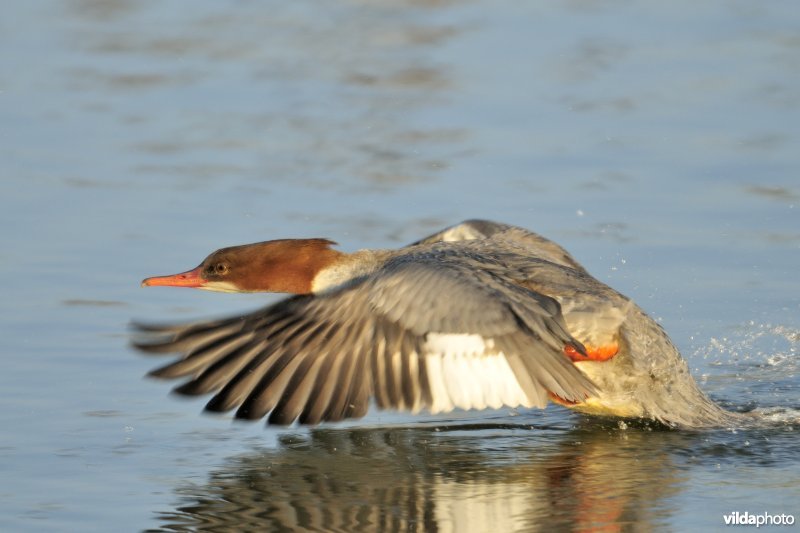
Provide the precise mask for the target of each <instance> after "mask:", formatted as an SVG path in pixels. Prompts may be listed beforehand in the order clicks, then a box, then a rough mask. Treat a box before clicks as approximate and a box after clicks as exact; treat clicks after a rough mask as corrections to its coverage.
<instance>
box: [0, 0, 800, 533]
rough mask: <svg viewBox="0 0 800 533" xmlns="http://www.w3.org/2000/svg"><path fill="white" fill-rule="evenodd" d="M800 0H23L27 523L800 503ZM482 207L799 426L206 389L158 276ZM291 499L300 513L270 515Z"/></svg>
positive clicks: (10, 154) (21, 250)
mask: <svg viewBox="0 0 800 533" xmlns="http://www.w3.org/2000/svg"><path fill="white" fill-rule="evenodd" d="M798 19H800V11H798V10H797V9H796V8H795V6H794V4H793V3H791V2H771V3H769V4H758V5H756V4H752V3H746V2H706V3H703V4H698V3H696V2H693V3H688V2H671V3H664V4H663V5H659V6H654V5H652V4H651V3H645V2H635V1H634V2H617V1H608V2H581V1H572V2H564V3H530V4H528V3H515V2H492V3H490V2H485V1H475V2H471V3H467V4H460V3H451V2H417V1H400V0H398V1H393V2H387V3H382V4H380V5H377V4H372V3H365V2H357V1H353V2H344V1H342V2H328V3H324V4H318V3H310V2H292V3H279V2H246V1H245V2H212V1H199V2H192V3H184V4H179V3H142V2H128V1H123V0H116V1H113V0H112V1H102V0H79V1H71V2H55V1H46V0H43V1H40V2H18V3H15V4H13V5H12V6H8V7H7V9H5V10H4V16H3V18H2V20H1V21H0V44H2V46H0V61H1V62H2V63H1V64H2V66H3V68H2V69H0V117H1V118H2V123H3V125H4V127H3V128H2V130H1V131H0V161H2V163H0V172H2V179H0V198H1V200H0V202H2V209H0V222H2V225H3V227H4V228H5V231H4V232H3V233H2V236H3V247H2V250H1V251H0V274H2V277H3V279H4V280H5V285H4V298H3V299H2V303H0V317H1V318H2V320H0V338H2V352H1V353H2V358H3V363H4V364H3V368H4V370H3V372H2V373H0V405H2V407H3V409H2V415H0V426H1V427H3V428H4V429H3V431H2V432H0V479H2V481H0V529H2V530H4V531H42V530H60V531H79V530H80V531H92V530H96V531H109V530H143V529H159V528H164V529H167V528H181V527H185V528H193V529H203V528H204V527H208V528H211V527H212V525H215V524H216V525H218V527H217V529H218V530H223V529H224V528H225V527H224V526H225V525H227V526H230V529H233V530H242V529H246V528H247V527H248V526H250V527H252V528H268V529H276V530H280V529H297V528H303V527H305V528H312V529H313V528H318V529H333V528H338V529H341V530H357V529H361V530H417V531H421V530H434V529H439V530H444V531H453V530H457V531H468V530H476V531H480V530H492V529H494V530H508V531H510V530H523V531H524V530H535V529H537V528H538V529H542V530H552V529H554V528H559V527H561V528H573V529H587V528H591V527H597V528H604V527H606V528H607V530H616V529H626V530H627V529H634V530H648V529H652V528H656V529H661V530H692V529H695V530H696V529H700V528H703V529H706V530H709V529H722V528H724V521H723V515H724V514H727V513H730V512H732V511H740V512H744V511H748V512H750V513H763V512H768V513H771V514H780V513H792V514H793V515H794V516H795V517H797V516H798V515H800V513H799V512H798V505H797V502H798V501H800V460H798V458H799V457H800V454H799V453H798V452H800V449H799V448H800V445H799V444H798V442H800V441H799V440H798V437H797V431H798V429H799V428H798V412H800V395H798V385H799V384H800V377H798V362H797V361H798V354H797V352H798V345H799V344H800V319H798V316H800V314H799V313H798V311H799V310H800V296H799V294H800V292H799V291H798V288H800V286H799V285H798V281H797V272H798V270H799V267H800V253H798V252H799V251H800V217H799V216H798V213H799V212H800V211H799V210H800V208H798V203H799V202H800V181H798V177H797V162H798V158H797V154H798V153H800V146H798V144H800V142H799V139H800V137H799V136H798V130H797V124H798V123H800V120H798V119H800V116H799V115H800V113H799V112H798V108H799V105H800V98H798V96H797V87H798V82H799V81H800V79H799V78H800V76H799V75H798V72H800V68H798V66H800V65H798V57H800V55H798V51H800V38H799V36H798V32H797V28H798V27H800V26H798V23H800V20H798ZM471 217H485V218H492V219H497V220H500V221H504V222H510V223H515V224H519V225H522V226H525V227H528V228H530V229H533V230H535V231H538V232H540V233H542V234H544V235H546V236H548V237H551V238H553V239H555V240H557V241H558V242H560V243H561V244H563V245H564V246H566V247H567V248H568V249H569V250H570V251H571V252H573V254H574V255H575V256H576V258H578V260H579V261H581V262H582V263H583V264H584V265H585V266H586V267H587V268H588V269H589V270H590V271H591V272H593V273H594V274H595V275H596V276H597V277H598V278H599V279H601V280H603V281H605V282H607V283H609V284H611V285H612V286H613V287H615V288H617V289H618V290H620V291H622V292H623V293H625V294H627V295H629V296H631V297H633V298H634V299H635V300H636V301H637V302H638V303H639V304H640V305H642V306H643V307H644V308H645V309H646V310H648V312H650V313H652V314H653V315H654V316H656V317H658V318H659V320H660V321H661V322H662V324H663V325H664V326H665V328H666V329H667V330H668V331H669V332H670V334H671V336H672V338H673V340H674V341H675V342H676V344H677V345H678V346H679V347H680V348H681V350H682V352H683V353H684V355H685V356H686V357H687V359H688V360H689V362H690V366H691V368H692V371H693V372H694V374H695V376H696V377H697V378H698V380H699V381H700V382H701V383H702V386H703V388H704V389H705V390H707V391H708V392H710V393H711V394H712V396H713V397H714V398H715V399H717V400H718V401H721V402H723V403H724V404H726V405H728V406H729V407H731V408H735V409H750V408H759V409H762V410H763V412H764V413H765V416H768V417H770V418H772V419H774V421H775V425H774V427H771V428H761V429H757V430H756V429H752V430H746V431H742V430H740V431H731V430H727V429H723V430H718V431H710V432H669V431H656V430H652V429H648V428H641V427H635V426H629V427H625V428H621V427H619V426H618V425H616V424H614V423H606V422H601V421H597V420H587V419H583V418H580V417H578V416H576V415H574V414H572V413H569V412H566V411H564V410H562V409H560V408H557V407H550V408H548V409H547V410H546V411H544V412H539V411H524V410H523V411H520V412H508V411H497V412H484V413H453V414H451V415H446V416H438V417H437V416H421V417H411V416H407V415H404V414H397V413H380V412H372V413H370V414H369V415H368V416H367V417H366V418H365V419H363V420H361V421H358V422H350V423H347V424H341V425H332V426H324V427H321V428H318V429H312V430H307V429H302V428H288V429H273V428H268V429H265V428H264V427H263V426H262V425H260V424H249V425H248V424H238V423H231V422H229V421H228V420H227V419H225V418H219V417H209V416H200V415H199V414H198V413H199V411H200V409H201V406H202V402H199V401H180V399H177V398H174V397H170V396H169V395H168V394H167V387H166V386H165V385H164V384H162V383H158V382H152V381H148V380H143V379H142V378H141V376H142V375H144V374H145V372H146V371H147V370H148V369H150V368H151V367H152V366H153V361H152V359H147V358H144V357H141V356H139V355H138V354H136V353H134V352H133V351H131V350H130V349H129V348H128V345H127V343H128V341H127V335H128V330H127V324H128V323H129V321H130V320H131V319H132V318H139V319H141V318H150V319H154V320H155V319H159V320H178V319H190V318H196V317H206V316H212V315H225V314H231V313H237V312H240V311H246V310H249V309H255V308H257V307H258V306H260V305H263V303H264V302H267V301H274V299H275V298H277V297H275V296H268V297H264V296H258V295H252V296H244V295H240V296H237V295H224V294H209V293H203V292H197V291H180V290H143V289H140V288H139V286H138V282H139V280H141V279H142V278H143V277H145V276H148V275H153V274H163V273H168V272H177V271H179V270H183V269H186V268H190V267H192V266H194V265H195V264H196V263H197V262H199V261H200V259H202V258H203V257H204V256H205V255H206V254H207V253H208V252H210V251H211V250H212V249H214V248H217V247H220V246H224V245H231V244H239V243H246V242H252V241H257V240H264V239H269V238H277V237H311V236H320V237H329V238H332V239H335V240H337V241H339V242H340V243H341V247H342V249H345V250H354V249H357V248H362V247H390V246H398V245H401V244H403V243H406V242H409V241H412V240H414V239H416V238H419V237H420V236H422V235H425V234H427V233H429V232H432V231H434V230H437V229H439V228H440V227H443V226H445V225H448V224H451V223H455V222H458V221H460V220H463V219H466V218H471ZM270 526H271V527H270Z"/></svg>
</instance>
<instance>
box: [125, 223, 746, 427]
mask: <svg viewBox="0 0 800 533" xmlns="http://www.w3.org/2000/svg"><path fill="white" fill-rule="evenodd" d="M333 244H335V243H333V242H331V241H329V240H326V239H285V240H275V241H266V242H260V243H255V244H248V245H244V246H234V247H230V248H223V249H221V250H217V251H216V252H214V253H212V254H211V255H209V256H208V257H207V258H206V259H205V260H204V261H203V262H202V263H201V264H200V266H198V267H197V268H195V269H193V270H190V271H188V272H184V273H181V274H175V275H172V276H161V277H151V278H147V279H145V280H144V281H143V282H142V285H143V286H155V285H166V286H174V287H193V288H198V289H206V290H213V291H224V292H259V291H264V292H285V293H293V294H295V295H296V296H293V297H290V298H287V299H284V300H282V301H280V302H278V303H276V304H274V305H270V306H268V307H266V308H264V309H260V310H258V311H256V312H253V313H249V314H246V315H243V316H236V317H233V318H228V319H223V320H215V321H207V322H198V323H194V324H187V325H177V326H161V325H141V324H139V325H137V326H136V327H137V328H138V330H139V333H140V335H143V336H144V337H143V338H140V339H139V340H138V341H137V342H135V343H134V344H135V346H136V347H137V348H139V349H141V350H143V351H146V352H155V353H163V352H178V353H181V354H182V357H181V359H180V360H178V361H176V362H173V363H171V364H169V365H166V366H164V367H161V368H158V369H156V370H154V371H152V372H151V375H153V376H156V377H161V378H178V377H185V376H188V377H189V378H190V379H189V381H188V382H186V383H184V384H183V385H181V386H179V387H177V388H176V391H177V392H179V393H181V394H188V395H197V394H204V393H209V392H216V395H215V396H214V397H213V398H212V399H211V401H210V402H209V403H208V405H207V406H206V408H207V409H208V410H210V411H228V410H231V409H233V408H237V407H238V410H237V411H236V417H237V418H245V419H259V418H261V417H264V416H265V415H269V416H268V421H269V423H270V424H290V423H292V422H294V421H295V420H299V422H300V423H303V424H316V423H319V422H323V421H336V420H342V419H344V418H355V417H361V416H363V415H364V414H365V413H366V412H367V409H368V406H369V402H370V399H371V398H374V399H375V401H376V403H377V404H378V407H380V408H393V409H406V410H410V411H413V412H416V411H419V410H421V409H427V410H428V411H430V412H433V413H437V412H445V411H449V410H452V409H454V408H456V407H458V408H461V409H473V408H474V409H483V408H499V407H501V406H508V407H517V406H525V407H540V408H544V407H545V406H546V404H547V402H548V400H552V401H554V402H556V403H559V404H561V405H565V406H567V407H569V408H571V409H575V410H578V411H581V412H584V413H590V414H598V415H605V416H614V417H625V418H643V419H650V420H655V421H658V422H661V423H664V424H667V425H670V426H674V427H704V426H716V425H724V424H729V423H732V422H733V421H734V420H736V418H737V416H738V415H736V414H734V413H729V412H727V411H725V410H723V409H721V408H720V407H718V406H717V405H716V404H715V403H713V402H712V401H711V400H709V399H708V397H707V396H706V395H705V394H704V393H703V392H702V391H701V390H700V389H699V388H698V386H697V384H696V383H695V381H694V379H693V378H692V377H691V375H690V374H689V369H688V367H687V364H686V362H685V361H684V360H683V359H682V358H681V356H680V354H679V353H678V350H677V349H676V348H675V346H674V345H673V344H672V342H670V340H669V338H668V337H667V335H666V334H665V333H664V331H663V330H662V328H661V327H660V326H659V325H658V324H657V323H656V322H655V321H653V320H652V319H651V318H650V317H648V316H647V315H646V314H645V313H644V311H642V310H641V309H640V308H639V307H638V306H637V305H635V304H634V303H633V302H632V301H631V300H630V299H628V298H627V297H625V296H623V295H621V294H620V293H618V292H616V291H614V290H613V289H611V288H610V287H608V286H607V285H605V284H603V283H601V282H600V281H598V280H596V279H595V278H593V277H592V276H591V275H589V273H588V272H586V270H585V269H584V268H583V267H582V266H581V265H580V264H579V263H578V262H577V261H575V259H573V258H572V256H570V255H569V253H567V251H566V250H564V249H563V248H561V247H560V246H559V245H557V244H555V243H554V242H552V241H549V240H547V239H545V238H543V237H541V236H539V235H537V234H535V233H532V232H530V231H527V230H525V229H522V228H518V227H514V226H509V225H506V224H499V223H495V222H489V221H485V220H469V221H466V222H463V223H461V224H458V225H456V226H452V227H450V228H446V229H444V230H442V231H440V232H438V233H436V234H434V235H431V236H430V237H427V238H425V239H422V240H420V241H418V242H415V243H413V244H411V245H409V246H406V247H404V248H400V249H399V250H361V251H358V252H355V253H352V254H346V253H342V252H339V251H337V250H334V249H332V248H331V245H333Z"/></svg>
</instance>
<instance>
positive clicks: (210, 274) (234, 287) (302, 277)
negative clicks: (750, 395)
mask: <svg viewBox="0 0 800 533" xmlns="http://www.w3.org/2000/svg"><path fill="white" fill-rule="evenodd" d="M332 244H336V243H334V242H332V241H329V240H327V239H281V240H276V241H265V242H257V243H255V244H245V245H242V246H231V247H229V248H222V249H220V250H217V251H216V252H214V253H212V254H211V255H209V256H208V257H206V258H205V259H204V260H203V262H202V263H200V266H198V267H197V268H195V269H193V270H189V271H187V272H182V273H180V274H174V275H172V276H156V277H152V278H147V279H145V280H144V281H142V286H143V287H149V286H155V285H163V286H169V287H192V288H196V289H205V290H211V291H222V292H288V293H293V294H307V293H310V292H311V286H312V283H313V281H314V278H315V277H316V275H317V274H318V273H319V272H320V271H321V270H323V269H324V268H326V267H328V266H331V265H332V264H333V263H335V262H336V261H337V260H339V259H340V258H341V257H342V256H343V255H344V254H343V253H342V252H339V251H336V250H332V249H331V248H330V246H331V245H332Z"/></svg>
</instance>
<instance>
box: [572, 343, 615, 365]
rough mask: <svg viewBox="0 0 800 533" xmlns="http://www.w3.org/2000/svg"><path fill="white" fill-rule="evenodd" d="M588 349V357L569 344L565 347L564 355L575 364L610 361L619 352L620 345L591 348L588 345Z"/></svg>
mask: <svg viewBox="0 0 800 533" xmlns="http://www.w3.org/2000/svg"><path fill="white" fill-rule="evenodd" d="M585 348H586V355H583V354H582V353H580V352H579V351H578V350H576V349H575V347H574V346H572V345H570V344H568V345H566V346H564V354H565V355H566V356H567V357H569V358H570V359H571V360H572V362H573V363H577V362H580V361H599V362H602V361H608V360H609V359H611V358H612V357H614V356H615V355H617V352H618V351H619V345H618V344H617V343H614V344H606V345H603V346H589V345H588V344H587V345H586V346H585Z"/></svg>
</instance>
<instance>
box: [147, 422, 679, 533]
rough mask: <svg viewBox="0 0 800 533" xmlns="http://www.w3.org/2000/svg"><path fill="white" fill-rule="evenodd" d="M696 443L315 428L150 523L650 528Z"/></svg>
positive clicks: (517, 429) (604, 435) (494, 428)
mask: <svg viewBox="0 0 800 533" xmlns="http://www.w3.org/2000/svg"><path fill="white" fill-rule="evenodd" d="M691 438H692V437H691V436H690V435H687V434H680V433H675V432H665V431H659V430H656V431H649V430H640V429H634V430H630V431H621V430H619V429H618V428H617V427H616V426H612V425H608V426H603V423H602V422H598V421H582V422H581V425H580V426H578V427H576V428H574V429H564V428H554V427H547V426H542V427H539V426H530V425H514V424H506V423H499V424H497V423H495V424H492V423H489V424H480V425H469V426H465V425H454V426H441V425H439V426H426V425H421V426H420V425H415V426H413V427H392V428H378V429H376V428H364V429H328V428H321V429H312V430H310V431H308V432H307V433H302V434H286V435H285V436H283V437H282V438H281V439H280V444H279V446H278V448H277V449H271V450H259V451H255V452H253V453H249V454H247V455H244V456H241V457H237V458H234V459H231V460H230V462H229V463H228V464H227V465H226V466H225V467H223V468H222V469H220V470H218V471H215V472H213V473H212V474H211V475H210V480H209V481H208V483H207V484H206V485H204V486H195V485H191V486H186V487H179V488H177V493H178V494H179V495H180V497H179V503H178V504H177V506H176V509H175V511H173V512H169V513H164V514H162V515H160V517H159V518H160V520H161V521H162V527H163V528H164V529H168V530H184V529H186V530H196V529H197V528H210V529H213V530H215V531H228V530H230V531H242V530H261V531H297V530H311V531H454V532H455V531H457V532H459V533H463V532H470V531H538V530H542V531H553V530H592V531H621V530H623V529H628V528H629V527H630V526H633V527H635V528H637V529H638V528H644V529H652V528H653V527H657V526H659V525H663V524H664V521H665V519H667V518H668V517H669V516H670V514H671V511H670V508H669V505H660V504H659V501H661V500H664V499H665V498H668V497H671V496H674V495H675V494H677V493H679V492H680V491H681V486H682V476H681V475H680V472H681V470H680V469H679V468H676V467H675V466H676V465H675V464H674V454H672V453H671V452H670V450H673V451H674V448H675V446H676V445H677V446H681V443H679V442H675V441H676V439H677V440H678V441H684V440H686V439H691ZM683 444H684V445H685V444H686V443H683ZM632 457H636V460H632Z"/></svg>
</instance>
